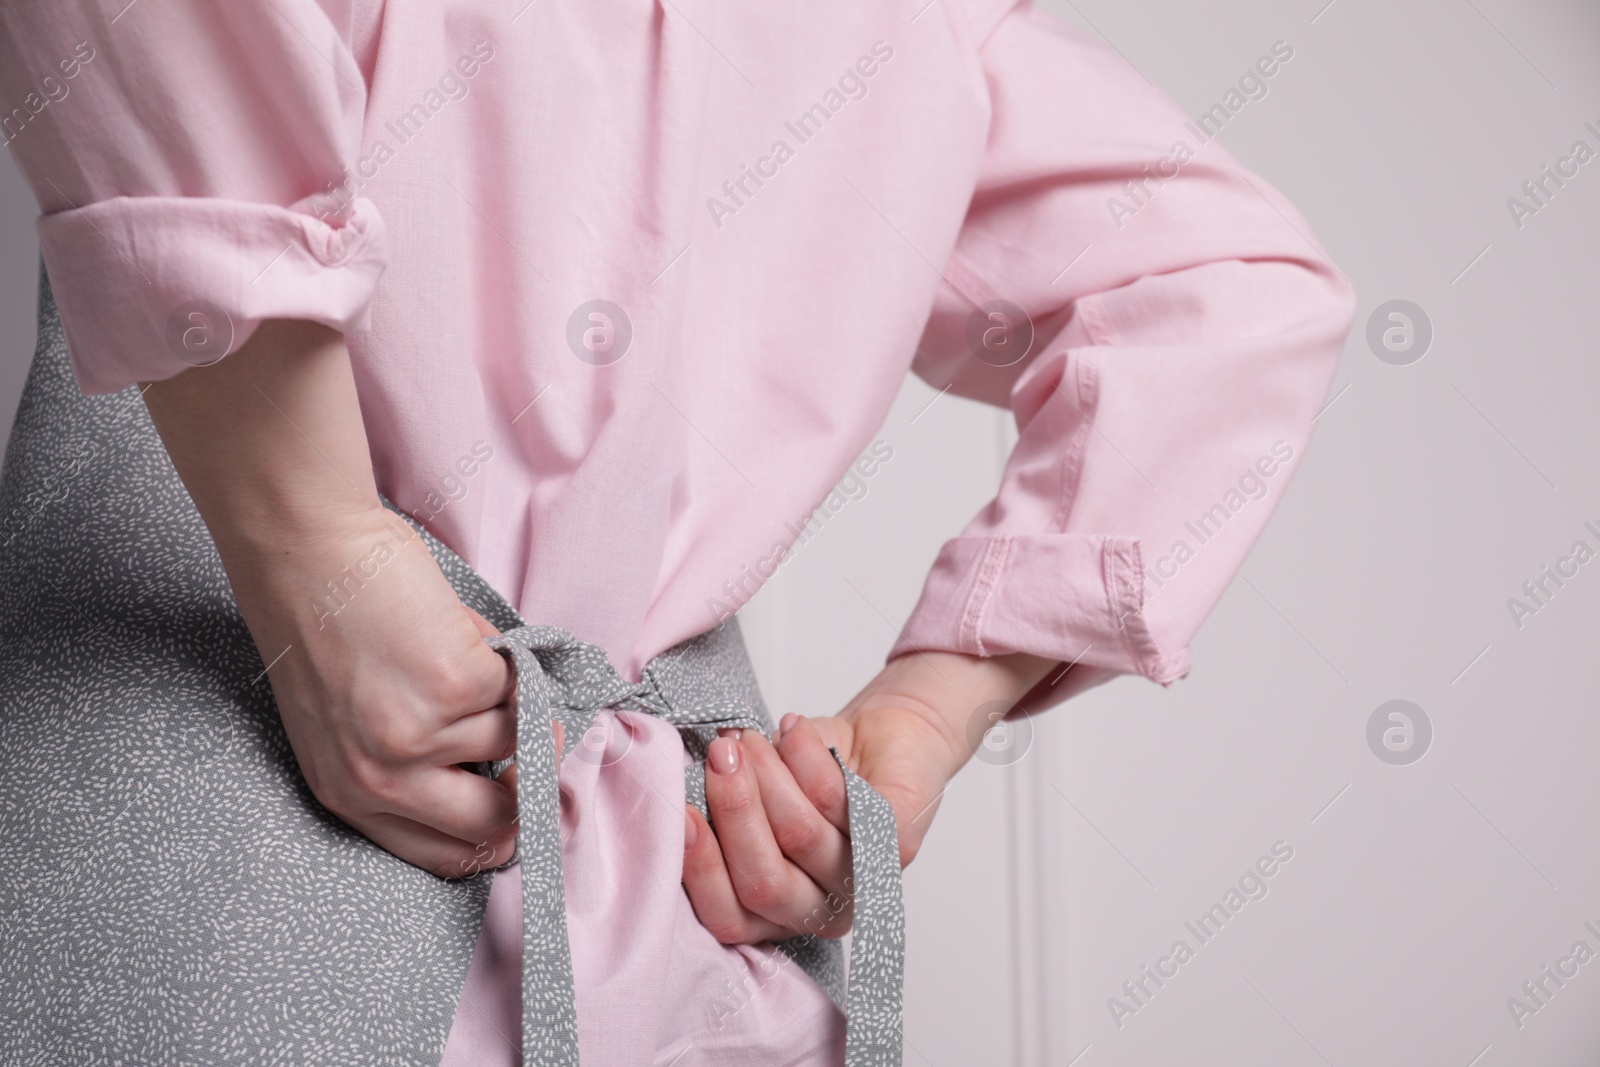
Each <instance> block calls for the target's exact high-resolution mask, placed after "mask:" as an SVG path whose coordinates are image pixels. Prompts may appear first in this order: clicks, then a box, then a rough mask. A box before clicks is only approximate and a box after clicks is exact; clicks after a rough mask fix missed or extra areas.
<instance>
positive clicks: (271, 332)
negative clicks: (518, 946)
mask: <svg viewBox="0 0 1600 1067" xmlns="http://www.w3.org/2000/svg"><path fill="white" fill-rule="evenodd" d="M145 403H146V405H147V406H148V407H149V410H150V415H151V418H152V420H153V421H154V422H155V425H156V428H157V430H158V431H159V432H160V434H161V439H162V441H163V443H164V444H165V445H166V448H167V452H168V454H169V455H170V456H171V458H172V462H173V465H174V466H175V467H176V468H177V471H178V474H179V476H180V477H181V478H182V479H183V483H184V485H185V486H186V487H187V488H188V490H189V494H190V496H192V497H193V498H194V502H195V505H196V507H197V508H198V509H199V511H200V514H201V516H202V517H203V518H204V519H205V522H206V525H207V527H208V528H209V529H210V531H211V535H212V538H213V539H214V541H215V542H216V546H217V550H218V553H219V555H220V556H221V557H222V562H223V565H224V567H225V568H226V569H227V572H228V579H229V581H230V582H231V584H232V586H233V590H234V594H235V596H236V598H237V600H238V604H239V611H240V614H241V615H242V616H243V618H244V621H245V624H246V625H247V626H248V627H249V629H250V634H251V637H252V638H253V639H254V640H255V644H256V648H257V651H258V652H259V653H260V654H261V658H262V662H263V664H264V665H265V666H266V667H267V677H268V680H269V682H270V684H271V687H272V692H273V695H274V697H275V699H276V701H277V707H278V713H279V715H280V717H281V718H282V720H283V726H284V730H285V732H286V733H287V735H288V739H289V743H290V745H291V746H292V747H293V749H294V754H295V757H296V759H297V760H298V762H299V766H300V770H301V773H302V774H303V775H304V776H305V779H306V782H307V784H308V785H309V786H310V788H311V791H312V792H313V793H314V794H315V795H316V797H317V799H318V800H320V801H321V802H322V803H323V805H324V806H326V807H327V808H328V809H329V810H330V811H332V812H334V813H335V814H336V815H338V816H339V817H340V818H342V819H344V820H345V821H346V822H347V823H349V824H350V825H352V826H354V827H355V828H356V829H358V830H360V831H361V832H362V833H364V834H366V835H367V836H368V837H370V838H371V839H372V840H374V841H376V842H377V843H378V844H380V845H382V846H383V847H385V848H387V849H388V850H389V851H391V852H393V853H395V854H396V855H399V856H400V857H401V858H403V859H406V860H408V861H410V862H412V863H414V864H416V865H418V866H420V867H424V868H426V869H428V870H431V871H434V872H435V873H437V874H440V875H443V876H447V877H454V876H460V875H466V874H471V873H473V872H474V871H476V870H479V869H481V868H482V867H483V866H486V865H487V866H494V865H498V864H499V863H502V862H504V861H505V859H506V858H507V857H508V856H509V855H510V854H511V850H512V848H513V843H514V840H515V820H516V799H515V793H514V791H513V790H514V780H512V779H509V778H507V779H505V780H501V781H490V780H489V779H487V778H484V777H482V776H480V775H478V774H476V773H473V772H472V771H471V770H469V769H467V768H466V766H464V765H470V764H475V763H482V762H489V761H495V760H499V759H503V758H505V757H507V756H508V755H510V754H511V753H512V752H513V751H514V748H515V721H514V718H513V716H512V713H511V711H510V708H509V706H508V705H507V703H506V698H507V693H508V690H509V685H510V681H511V673H510V668H509V667H508V666H507V664H506V662H505V661H504V660H503V659H502V658H501V657H500V656H499V654H498V653H496V652H494V651H493V650H492V649H490V648H489V646H488V645H487V644H485V642H484V640H483V638H484V637H485V636H488V635H489V634H492V633H493V632H494V630H493V627H491V626H490V625H489V624H488V623H487V622H485V621H483V620H482V619H481V618H479V617H478V616H476V615H474V614H473V613H472V612H471V611H470V610H468V609H467V608H466V607H465V606H463V605H462V603H461V601H460V600H459V599H458V598H457V597H456V595H455V591H454V590H453V589H452V588H451V586H450V583H449V582H448V581H447V580H446V579H445V577H444V575H443V574H442V573H441V571H440V570H439V567H438V565H437V564H436V563H435V562H434V559H433V556H432V554H431V553H430V552H429V551H428V549H427V547H426V546H425V545H423V543H422V542H421V540H420V538H418V537H416V535H415V534H414V533H413V532H412V531H411V530H410V528H409V527H407V526H406V525H405V524H404V523H403V522H401V521H399V520H398V519H396V518H395V517H394V516H392V515H390V514H389V513H388V512H387V511H386V510H385V509H384V508H383V506H382V503H381V501H380V499H379V497H378V492H377V488H376V485H375V482H374V478H373V473H372V460H371V457H370V454H369V452H368V449H367V437H366V432H365V429H364V428H363V425H362V421H361V406H360V403H359V401H358V399H357V396H356V389H355V380H354V376H353V374H352V372H351V367H350V357H349V353H348V351H347V350H346V348H345V343H344V340H343V338H342V337H341V336H340V335H339V334H338V333H336V332H334V331H332V330H329V329H327V328H325V327H322V326H318V325H315V324H312V323H306V322H290V321H269V322H266V323H264V324H263V325H262V326H261V327H260V329H259V330H258V331H257V332H256V334H255V335H254V336H253V337H252V338H251V339H250V341H249V343H248V344H246V345H244V346H243V347H241V348H240V350H239V351H238V352H236V353H234V354H233V355H231V356H228V357H226V358H225V359H223V360H222V361H221V362H219V363H217V364H214V365H211V366H207V367H196V368H192V369H190V370H186V371H184V372H183V373H182V374H179V375H178V376H177V377H175V378H171V379H168V380H166V381H160V382H157V383H155V384H154V385H151V386H150V387H149V388H148V390H147V391H146V393H145Z"/></svg>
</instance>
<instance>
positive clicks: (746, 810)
mask: <svg viewBox="0 0 1600 1067" xmlns="http://www.w3.org/2000/svg"><path fill="white" fill-rule="evenodd" d="M1053 666H1054V664H1053V663H1052V662H1051V661H1049V660H1044V659H1040V658H1038V657H1034V656H1026V655H1011V656H998V657H991V658H980V657H976V656H964V655H960V654H957V653H949V652H927V653H915V654H910V655H905V656H900V657H897V658H896V659H894V660H892V661H890V663H889V664H888V665H887V666H886V667H885V668H884V669H883V671H882V672H881V673H880V674H879V675H878V677H877V678H875V679H874V680H873V681H872V683H871V684H869V685H868V686H867V687H866V688H865V689H863V690H862V691H861V693H860V694H858V695H857V696H856V698H855V699H854V700H852V701H851V702H850V704H849V705H848V706H847V707H846V708H845V709H844V710H843V711H842V712H840V713H839V714H838V715H837V716H834V717H832V718H820V719H802V718H800V717H799V716H795V715H786V716H784V719H783V722H782V723H781V724H780V732H779V739H778V743H777V745H776V746H773V745H770V744H768V743H767V740H766V739H765V738H764V737H762V736H760V735H759V734H756V733H753V732H745V733H743V734H742V736H731V735H735V734H739V733H740V732H739V731H729V732H728V734H729V735H730V736H724V737H721V738H719V739H718V740H717V741H715V742H713V743H712V745H711V751H710V754H709V758H708V760H707V769H706V802H707V806H708V807H709V808H710V809H711V814H712V819H713V820H714V821H715V823H716V833H715V834H714V835H713V834H712V832H711V830H710V827H708V826H707V825H706V823H705V820H704V818H703V817H702V816H701V815H700V813H699V812H698V811H696V810H695V809H694V808H693V807H689V808H687V810H686V813H685V818H686V819H687V823H686V826H685V835H684V837H685V848H684V867H683V883H684V888H685V889H686V890H687V892H688V894H689V899H690V901H691V903H692V904H693V905H694V909H695V914H696V915H698V916H699V918H700V921H701V922H702V923H703V924H705V926H706V927H707V928H708V929H709V930H710V931H711V932H712V933H713V934H714V935H715V936H716V937H717V939H718V940H719V941H722V942H723V943H724V944H740V943H749V942H756V941H766V940H781V939H783V938H787V937H795V936H798V935H800V934H814V935H816V936H819V937H839V936H841V935H843V934H844V933H845V932H846V931H847V930H849V928H850V922H851V918H852V912H853V908H852V903H853V896H854V894H853V892H852V890H851V886H850V884H849V878H848V876H849V873H850V841H849V830H850V823H849V817H848V808H847V806H846V801H845V786H844V776H843V774H842V773H841V772H840V770H839V765H838V763H836V762H835V761H834V758H833V755H832V753H830V752H829V751H828V749H829V747H833V748H837V749H838V750H839V754H840V756H841V757H842V758H843V759H844V761H845V763H846V764H847V765H848V766H849V767H850V769H851V770H853V771H855V772H856V773H857V774H859V775H860V776H861V777H862V778H865V779H866V780H867V781H868V782H869V783H871V785H872V786H873V787H874V788H875V789H877V791H878V792H879V793H881V794H883V796H884V798H885V799H886V800H887V801H888V802H889V806H890V807H891V808H892V809H893V810H894V814H895V823H896V826H897V828H898V833H899V841H900V863H901V866H905V865H907V864H909V863H910V862H911V861H912V860H913V859H915V858H916V855H917V852H918V851H919V850H920V849H921V847H922V841H923V839H924V837H925V836H926V834H927V831H928V826H929V824H930V823H931V822H932V819H933V814H934V812H935V811H937V810H938V805H939V799H940V798H941V797H942V796H943V795H944V790H945V787H946V786H947V785H948V784H949V782H950V780H951V778H953V777H954V776H955V773H956V772H957V771H959V770H960V769H961V767H962V766H964V765H965V764H966V762H967V760H968V759H970V758H971V756H972V753H973V752H974V751H975V742H976V739H977V738H980V737H981V736H982V733H983V729H980V728H976V727H983V728H987V726H988V724H989V722H990V721H991V720H990V716H991V709H995V708H1002V707H1009V706H1011V705H1013V704H1015V702H1016V701H1017V700H1020V699H1021V698H1022V697H1023V696H1024V695H1025V694H1026V693H1027V692H1028V691H1029V690H1030V689H1032V688H1033V686H1034V685H1036V684H1037V683H1038V682H1039V681H1040V680H1042V679H1043V678H1044V677H1045V676H1046V674H1047V673H1048V672H1049V670H1050V669H1051V668H1052V667H1053ZM975 719H981V720H983V721H981V722H977V723H976V726H975V722H974V720H975Z"/></svg>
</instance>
